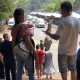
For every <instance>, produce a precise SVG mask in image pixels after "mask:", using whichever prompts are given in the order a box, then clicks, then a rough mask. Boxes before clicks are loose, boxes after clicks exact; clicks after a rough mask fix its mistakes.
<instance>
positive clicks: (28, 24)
mask: <svg viewBox="0 0 80 80" xmlns="http://www.w3.org/2000/svg"><path fill="white" fill-rule="evenodd" d="M24 24H27V26H28V28H29V29H30V30H31V32H32V36H33V35H34V24H33V22H32V21H25V22H24Z"/></svg>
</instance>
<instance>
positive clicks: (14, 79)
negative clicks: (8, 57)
mask: <svg viewBox="0 0 80 80" xmlns="http://www.w3.org/2000/svg"><path fill="white" fill-rule="evenodd" d="M11 75H12V80H16V63H15V61H12V62H11Z"/></svg>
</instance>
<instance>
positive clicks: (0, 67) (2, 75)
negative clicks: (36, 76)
mask: <svg viewBox="0 0 80 80" xmlns="http://www.w3.org/2000/svg"><path fill="white" fill-rule="evenodd" d="M0 79H5V73H4V64H3V63H2V62H0Z"/></svg>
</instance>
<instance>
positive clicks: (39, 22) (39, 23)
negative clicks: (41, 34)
mask: <svg viewBox="0 0 80 80" xmlns="http://www.w3.org/2000/svg"><path fill="white" fill-rule="evenodd" d="M35 26H36V27H38V28H45V21H44V19H42V18H38V19H37V20H36V21H35Z"/></svg>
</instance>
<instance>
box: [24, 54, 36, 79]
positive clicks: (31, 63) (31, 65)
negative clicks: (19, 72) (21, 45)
mask: <svg viewBox="0 0 80 80" xmlns="http://www.w3.org/2000/svg"><path fill="white" fill-rule="evenodd" d="M25 63H26V64H25V66H26V68H27V71H28V76H29V80H35V77H34V59H33V57H32V56H31V55H29V57H28V58H27V59H26V61H25Z"/></svg>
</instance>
